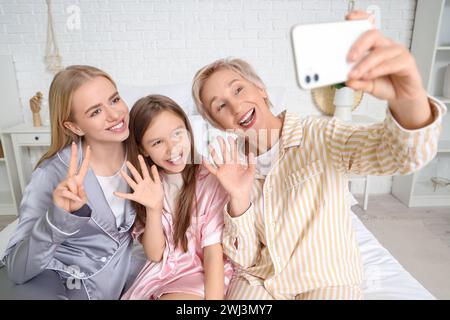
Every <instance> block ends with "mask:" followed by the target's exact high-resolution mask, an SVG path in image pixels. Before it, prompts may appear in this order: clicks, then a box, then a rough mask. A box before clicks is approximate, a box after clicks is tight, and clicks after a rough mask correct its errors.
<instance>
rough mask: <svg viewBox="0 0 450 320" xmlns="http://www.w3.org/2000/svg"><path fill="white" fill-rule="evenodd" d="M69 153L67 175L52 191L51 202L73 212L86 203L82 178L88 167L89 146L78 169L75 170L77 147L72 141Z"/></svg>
mask: <svg viewBox="0 0 450 320" xmlns="http://www.w3.org/2000/svg"><path fill="white" fill-rule="evenodd" d="M71 148H72V149H71V155H70V163H69V170H68V172H67V177H66V179H65V180H64V181H62V182H61V183H60V184H58V186H57V187H56V189H55V190H54V191H53V203H54V204H55V205H56V206H57V207H59V208H61V209H63V210H65V211H67V212H74V211H77V210H79V209H80V208H81V207H82V206H84V205H85V204H86V203H87V196H86V193H85V191H84V186H83V183H84V178H85V177H86V173H87V171H88V169H89V160H90V158H91V148H90V147H89V146H87V148H86V155H85V157H84V159H83V162H82V163H81V167H80V170H79V171H78V173H76V172H77V163H78V147H77V145H76V144H75V143H72V147H71Z"/></svg>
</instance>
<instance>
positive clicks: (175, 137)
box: [141, 111, 191, 174]
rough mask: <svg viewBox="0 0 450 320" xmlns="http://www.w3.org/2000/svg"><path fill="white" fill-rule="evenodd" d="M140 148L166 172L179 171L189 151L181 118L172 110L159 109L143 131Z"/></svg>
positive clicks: (185, 161)
mask: <svg viewBox="0 0 450 320" xmlns="http://www.w3.org/2000/svg"><path fill="white" fill-rule="evenodd" d="M141 148H142V149H143V151H144V155H145V156H146V157H150V159H151V160H152V161H153V162H154V163H155V164H156V165H157V166H159V167H160V168H162V169H163V170H164V171H165V172H166V173H168V174H171V173H180V172H182V171H183V170H184V168H185V167H186V163H187V159H188V157H189V155H190V153H191V141H190V139H189V133H188V131H187V129H186V126H185V124H184V121H183V119H181V118H180V117H179V116H178V115H176V114H175V113H174V112H170V111H161V112H160V113H159V114H158V115H157V116H156V117H155V118H154V119H152V121H151V123H150V125H149V126H148V128H147V130H146V131H145V133H144V135H143V137H142V144H141Z"/></svg>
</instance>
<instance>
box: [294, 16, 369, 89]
mask: <svg viewBox="0 0 450 320" xmlns="http://www.w3.org/2000/svg"><path fill="white" fill-rule="evenodd" d="M372 28H373V25H372V23H371V22H370V21H368V20H350V21H342V22H333V23H320V24H308V25H296V26H294V27H293V28H292V30H291V39H292V46H293V53H294V61H295V72H296V76H297V82H298V85H299V86H300V88H302V89H314V88H318V87H323V86H327V85H331V84H336V83H341V82H345V81H346V80H347V79H348V74H349V72H350V70H351V69H352V67H353V66H354V65H355V64H357V63H358V62H359V61H354V62H352V63H350V62H348V60H347V55H348V53H349V51H350V48H351V47H352V45H353V44H354V43H355V41H356V40H357V39H358V38H359V37H360V36H361V35H362V34H363V33H364V32H366V31H368V30H370V29H372Z"/></svg>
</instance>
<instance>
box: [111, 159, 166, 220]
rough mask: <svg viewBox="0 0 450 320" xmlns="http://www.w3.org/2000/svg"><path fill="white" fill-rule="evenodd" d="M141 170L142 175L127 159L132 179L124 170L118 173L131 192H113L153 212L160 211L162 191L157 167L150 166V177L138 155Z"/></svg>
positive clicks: (162, 197)
mask: <svg viewBox="0 0 450 320" xmlns="http://www.w3.org/2000/svg"><path fill="white" fill-rule="evenodd" d="M138 160H139V164H140V167H141V172H142V174H143V176H141V175H140V174H139V172H138V171H137V170H136V168H135V167H134V166H133V165H132V164H131V163H130V162H129V161H127V167H128V169H129V170H130V172H131V174H132V175H133V178H134V180H133V179H132V178H131V177H130V176H128V174H126V173H125V172H124V171H120V174H121V175H122V177H123V178H124V179H125V181H126V182H127V183H128V185H129V186H130V187H131V189H133V193H122V192H114V194H115V195H116V196H117V197H119V198H122V199H127V200H132V201H135V202H137V203H140V204H141V205H143V206H144V207H145V208H146V209H147V210H150V211H154V212H161V210H162V207H163V199H164V191H163V187H162V183H161V179H160V178H159V174H158V169H156V166H155V165H153V166H152V168H151V171H152V176H153V179H152V177H150V173H149V172H148V169H147V165H146V164H145V161H144V158H143V157H142V156H141V155H139V156H138Z"/></svg>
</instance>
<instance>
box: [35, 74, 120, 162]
mask: <svg viewBox="0 0 450 320" xmlns="http://www.w3.org/2000/svg"><path fill="white" fill-rule="evenodd" d="M95 77H105V78H106V79H108V80H109V81H111V83H112V84H113V85H114V87H117V86H116V84H115V82H114V80H113V79H112V78H111V76H110V75H108V74H107V73H106V72H104V71H102V70H100V69H97V68H95V67H91V66H83V65H73V66H69V67H67V68H65V69H64V70H61V71H60V72H58V73H57V74H56V75H55V77H54V78H53V81H52V84H51V85H50V90H49V93H48V104H49V109H50V126H51V143H50V147H49V149H48V150H47V152H46V153H45V154H44V155H43V156H42V158H41V159H40V160H39V161H38V162H37V164H36V168H37V167H39V165H40V164H41V163H42V162H43V161H44V160H46V159H49V158H51V157H53V156H54V155H55V154H56V153H57V152H59V151H61V150H62V149H64V148H65V147H66V146H68V145H69V144H71V143H72V141H75V142H77V141H78V139H79V137H78V136H77V135H76V134H75V133H73V132H72V131H70V130H69V129H67V128H66V127H65V126H64V122H66V121H73V119H72V112H71V109H72V108H71V106H72V97H73V93H74V92H75V90H77V89H78V88H79V87H81V86H82V85H83V84H84V83H86V81H88V80H92V79H94V78H95Z"/></svg>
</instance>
